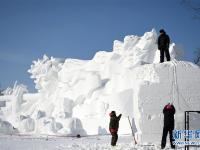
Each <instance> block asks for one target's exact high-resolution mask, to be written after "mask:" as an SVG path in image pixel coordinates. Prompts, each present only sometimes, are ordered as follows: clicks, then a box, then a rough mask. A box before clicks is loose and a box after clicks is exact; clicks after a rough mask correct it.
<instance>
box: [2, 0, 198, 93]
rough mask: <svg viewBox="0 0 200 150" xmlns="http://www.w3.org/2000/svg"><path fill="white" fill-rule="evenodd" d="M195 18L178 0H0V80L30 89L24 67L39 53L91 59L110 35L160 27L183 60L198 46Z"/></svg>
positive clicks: (119, 37) (106, 47) (107, 47)
mask: <svg viewBox="0 0 200 150" xmlns="http://www.w3.org/2000/svg"><path fill="white" fill-rule="evenodd" d="M199 26H200V21H198V20H194V19H193V13H192V11H191V10H190V9H188V8H187V7H186V6H184V5H182V4H181V0H167V1H166V0H0V68H1V72H0V84H1V88H6V87H8V86H12V85H13V84H14V82H15V80H17V81H18V82H19V83H23V84H25V85H27V86H28V88H29V90H30V91H34V83H33V80H32V79H30V74H29V73H27V70H28V69H29V68H30V65H31V64H32V61H33V60H36V59H38V58H41V57H42V56H43V55H44V54H47V55H48V56H53V57H60V58H77V59H91V58H92V57H93V56H94V54H95V53H96V52H97V51H99V50H107V51H111V50H112V44H113V41H114V40H116V39H117V40H123V38H124V36H125V35H131V34H134V35H139V36H141V35H143V34H144V32H146V31H150V30H151V29H152V28H155V29H156V30H157V31H158V30H159V29H160V28H164V29H165V30H166V31H167V33H168V34H169V36H170V37H171V40H172V41H173V42H175V43H178V44H182V45H183V47H184V49H185V60H189V61H192V60H193V52H194V50H196V48H197V47H200V43H199V39H200V38H199V35H200V28H199Z"/></svg>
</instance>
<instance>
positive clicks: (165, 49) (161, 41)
mask: <svg viewBox="0 0 200 150" xmlns="http://www.w3.org/2000/svg"><path fill="white" fill-rule="evenodd" d="M169 44H170V38H169V36H168V35H167V34H166V32H165V31H164V30H163V29H161V30H160V35H159V37H158V49H159V50H160V63H162V62H164V54H165V55H166V58H167V61H170V59H171V58H170V54H169Z"/></svg>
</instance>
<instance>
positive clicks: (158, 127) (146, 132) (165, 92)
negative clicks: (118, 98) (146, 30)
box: [138, 61, 200, 142]
mask: <svg viewBox="0 0 200 150" xmlns="http://www.w3.org/2000/svg"><path fill="white" fill-rule="evenodd" d="M149 67H152V65H149ZM154 69H155V72H156V73H157V76H158V77H159V82H157V83H150V84H141V86H140V88H139V92H138V108H139V113H140V116H141V118H140V123H139V127H140V130H141V134H142V138H141V139H142V141H143V142H156V141H160V140H161V135H162V128H163V114H162V110H163V107H164V106H165V105H166V104H167V103H169V102H170V103H173V104H174V106H175V108H176V114H175V129H184V117H183V116H184V111H189V110H199V109H200V92H198V91H200V78H197V77H198V76H200V69H199V67H198V66H196V65H194V64H192V63H188V62H183V61H179V62H178V61H172V62H167V63H163V64H157V65H156V66H155V67H154ZM196 121H198V122H200V120H196ZM150 137H151V138H150Z"/></svg>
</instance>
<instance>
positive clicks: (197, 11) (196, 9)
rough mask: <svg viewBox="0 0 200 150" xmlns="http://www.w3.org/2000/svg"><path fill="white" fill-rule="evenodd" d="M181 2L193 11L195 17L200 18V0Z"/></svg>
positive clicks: (183, 0)
mask: <svg viewBox="0 0 200 150" xmlns="http://www.w3.org/2000/svg"><path fill="white" fill-rule="evenodd" d="M181 3H182V4H184V5H185V6H187V7H188V8H189V9H191V10H192V11H193V13H194V19H197V20H200V1H199V0H182V1H181Z"/></svg>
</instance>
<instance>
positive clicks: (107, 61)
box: [0, 29, 200, 142]
mask: <svg viewBox="0 0 200 150" xmlns="http://www.w3.org/2000/svg"><path fill="white" fill-rule="evenodd" d="M156 40H157V33H156V31H155V30H154V29H153V30H152V31H151V32H146V33H145V34H144V35H143V36H142V37H138V36H133V35H131V36H126V37H125V38H124V41H123V42H121V41H114V45H113V51H112V52H106V51H100V52H97V53H96V54H95V56H94V58H93V59H92V60H77V59H66V60H65V61H64V62H63V61H61V60H60V59H56V58H53V57H51V58H49V57H47V56H46V55H44V56H43V58H42V59H38V60H37V61H34V62H33V65H31V68H30V69H29V70H28V72H29V73H31V74H32V75H31V78H33V79H34V82H35V85H36V86H35V88H36V89H37V90H38V93H28V92H27V90H26V88H25V86H23V85H15V87H14V89H8V90H7V91H6V92H5V93H6V94H5V95H4V96H1V97H0V101H3V100H4V101H6V107H2V108H1V112H2V118H3V119H5V120H6V121H8V122H9V123H10V124H12V126H14V127H15V128H17V129H18V131H19V132H20V133H29V134H53V135H63V134H65V135H72V136H74V135H77V134H81V135H95V134H107V133H109V131H108V123H109V116H108V114H109V112H110V111H111V110H115V111H116V112H117V113H118V114H119V113H122V115H123V117H122V119H121V121H120V128H119V133H120V134H129V133H131V130H130V127H129V123H128V120H127V117H128V116H129V117H130V118H131V119H132V123H133V124H132V126H134V127H135V128H134V132H135V133H136V135H137V140H138V141H141V142H149V141H151V142H154V141H156V140H157V139H160V136H161V132H162V131H161V128H162V108H163V107H164V105H165V104H166V103H168V102H173V103H174V105H175V107H176V109H177V114H176V127H177V128H178V129H182V128H183V126H182V125H183V124H182V123H183V118H182V116H183V112H184V111H185V110H191V109H192V110H195V109H198V108H200V103H199V98H200V94H199V92H198V91H199V90H200V87H199V83H200V79H199V78H197V77H198V76H199V75H200V69H199V67H198V66H196V65H194V64H192V63H190V62H185V61H177V59H178V58H180V57H181V56H180V54H181V50H180V49H179V47H177V46H176V45H175V44H174V43H172V44H170V54H171V57H172V61H171V62H166V63H162V64H159V63H158V62H159V51H158V49H157V45H156ZM150 135H151V138H150ZM152 135H153V137H154V138H152Z"/></svg>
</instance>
